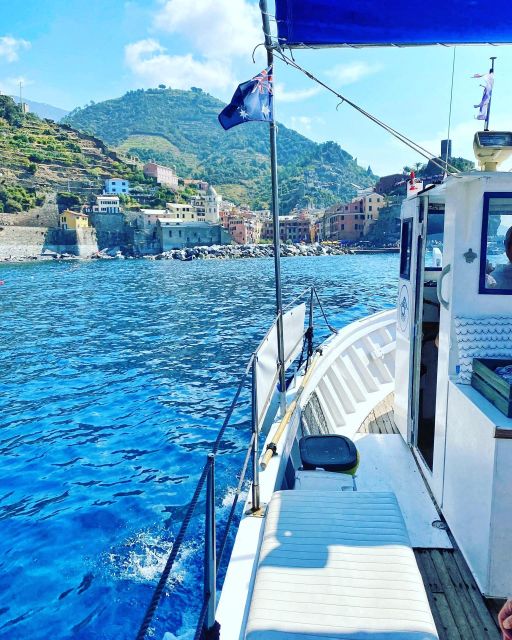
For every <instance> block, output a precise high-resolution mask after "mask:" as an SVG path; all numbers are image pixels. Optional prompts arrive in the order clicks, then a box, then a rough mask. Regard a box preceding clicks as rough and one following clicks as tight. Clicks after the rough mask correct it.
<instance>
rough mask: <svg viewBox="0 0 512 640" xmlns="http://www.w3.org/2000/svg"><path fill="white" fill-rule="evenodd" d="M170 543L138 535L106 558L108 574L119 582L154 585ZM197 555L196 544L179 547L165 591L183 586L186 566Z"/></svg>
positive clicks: (159, 536) (155, 536) (159, 537)
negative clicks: (128, 581) (109, 569)
mask: <svg viewBox="0 0 512 640" xmlns="http://www.w3.org/2000/svg"><path fill="white" fill-rule="evenodd" d="M172 547H173V542H172V541H171V540H166V539H165V538H164V536H163V534H157V533H154V532H151V531H140V532H139V533H137V534H136V535H135V536H133V537H132V538H130V539H128V540H127V541H126V542H125V543H124V544H123V546H122V548H121V549H119V550H115V551H111V552H110V553H109V554H108V562H109V565H110V567H111V574H112V575H113V577H114V578H117V579H120V580H130V581H133V582H141V583H147V582H149V583H156V582H157V581H158V579H159V578H160V575H161V574H162V571H163V570H164V568H165V563H166V562H167V558H168V557H169V554H170V552H171V550H172ZM196 551H197V544H196V543H195V542H190V543H188V544H185V545H183V546H182V547H181V550H180V553H179V556H178V558H177V559H176V562H175V565H174V566H175V570H174V571H173V572H172V576H171V577H170V578H169V582H168V584H167V588H168V591H172V590H173V588H174V587H175V586H176V585H178V584H181V583H183V581H184V580H185V576H186V573H187V569H186V565H187V564H188V563H189V562H190V560H191V559H192V557H193V556H194V554H195V553H196Z"/></svg>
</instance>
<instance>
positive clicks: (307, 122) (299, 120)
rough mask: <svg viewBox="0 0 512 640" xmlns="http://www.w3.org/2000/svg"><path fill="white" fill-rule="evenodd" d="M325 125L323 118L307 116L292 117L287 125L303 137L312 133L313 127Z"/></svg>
mask: <svg viewBox="0 0 512 640" xmlns="http://www.w3.org/2000/svg"><path fill="white" fill-rule="evenodd" d="M322 124H325V120H324V119H323V118H319V117H318V116H317V117H314V118H311V117H309V116H292V117H291V118H290V121H289V125H290V127H291V128H292V129H295V130H296V131H298V132H299V133H302V134H303V135H306V136H307V135H309V134H311V133H313V126H315V125H322Z"/></svg>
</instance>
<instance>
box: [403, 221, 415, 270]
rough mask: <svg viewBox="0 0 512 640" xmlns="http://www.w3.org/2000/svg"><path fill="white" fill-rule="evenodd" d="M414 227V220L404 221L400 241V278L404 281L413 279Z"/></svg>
mask: <svg viewBox="0 0 512 640" xmlns="http://www.w3.org/2000/svg"><path fill="white" fill-rule="evenodd" d="M412 225H413V219H412V218H406V219H405V220H403V221H402V235H401V240H400V277H401V278H402V279H404V280H409V279H410V278H411V252H412Z"/></svg>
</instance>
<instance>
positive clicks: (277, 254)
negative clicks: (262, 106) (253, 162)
mask: <svg viewBox="0 0 512 640" xmlns="http://www.w3.org/2000/svg"><path fill="white" fill-rule="evenodd" d="M260 11H261V18H262V22H263V33H264V35H265V49H266V50H267V66H268V67H270V66H272V65H273V64H274V53H273V49H272V37H271V35H270V20H269V19H268V9H267V0H260ZM272 74H274V68H273V67H272ZM274 105H275V96H274ZM274 120H275V118H272V121H271V122H270V123H269V124H270V172H271V176H272V230H273V236H274V271H275V283H276V314H277V357H278V360H279V363H278V366H279V386H280V387H281V393H280V406H281V414H282V415H284V413H285V411H286V375H285V370H284V337H283V299H282V293H281V246H280V245H281V238H280V234H279V190H278V189H279V185H278V181H277V141H276V125H275V121H274Z"/></svg>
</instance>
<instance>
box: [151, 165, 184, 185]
mask: <svg viewBox="0 0 512 640" xmlns="http://www.w3.org/2000/svg"><path fill="white" fill-rule="evenodd" d="M143 171H144V175H145V176H146V177H147V178H155V180H156V181H157V183H158V184H162V185H164V186H166V187H170V188H171V189H177V188H178V176H177V175H176V173H175V172H174V170H173V169H171V168H170V167H164V166H163V165H161V164H157V163H156V162H148V163H146V164H145V165H144V169H143Z"/></svg>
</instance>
